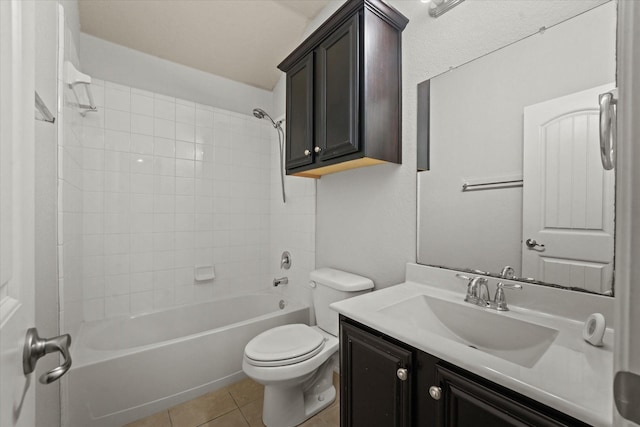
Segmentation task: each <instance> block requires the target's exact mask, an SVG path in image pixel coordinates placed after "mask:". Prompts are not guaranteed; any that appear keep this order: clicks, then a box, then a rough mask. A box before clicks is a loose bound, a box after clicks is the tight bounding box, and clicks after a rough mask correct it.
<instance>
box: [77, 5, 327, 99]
mask: <svg viewBox="0 0 640 427" xmlns="http://www.w3.org/2000/svg"><path fill="white" fill-rule="evenodd" d="M330 1H331V0H79V8H80V27H81V30H82V32H84V33H87V34H91V35H92V36H95V37H98V38H101V39H104V40H107V41H110V42H113V43H116V44H119V45H122V46H126V47H128V48H131V49H135V50H138V51H141V52H144V53H147V54H150V55H153V56H157V57H160V58H164V59H167V60H169V61H173V62H176V63H178V64H182V65H186V66H188V67H192V68H196V69H198V70H202V71H206V72H208V73H212V74H216V75H219V76H222V77H226V78H229V79H232V80H235V81H238V82H242V83H246V84H249V85H252V86H255V87H259V88H262V89H266V90H272V89H273V87H274V86H275V85H276V83H277V82H278V80H279V78H280V75H281V73H280V72H279V71H278V70H277V68H276V67H277V65H278V64H279V63H280V61H282V60H283V59H284V58H285V57H286V56H287V55H288V54H289V53H290V52H291V51H292V50H293V49H295V47H296V46H297V45H298V44H299V43H300V42H301V39H302V37H303V35H304V31H305V29H306V27H307V25H308V24H309V22H310V21H311V20H312V19H313V18H314V17H315V16H316V15H317V14H318V13H319V12H320V11H321V10H322V9H323V8H324V7H325V6H326V5H327V4H329V3H330Z"/></svg>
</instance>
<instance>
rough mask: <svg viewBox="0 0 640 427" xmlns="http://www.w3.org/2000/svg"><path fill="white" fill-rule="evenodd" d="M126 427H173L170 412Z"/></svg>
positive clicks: (160, 413) (159, 413) (152, 416)
mask: <svg viewBox="0 0 640 427" xmlns="http://www.w3.org/2000/svg"><path fill="white" fill-rule="evenodd" d="M124 427H171V420H170V419H169V411H163V412H158V413H157V414H153V415H151V416H149V417H147V418H143V419H141V420H138V421H134V422H132V423H130V424H127V425H126V426H124Z"/></svg>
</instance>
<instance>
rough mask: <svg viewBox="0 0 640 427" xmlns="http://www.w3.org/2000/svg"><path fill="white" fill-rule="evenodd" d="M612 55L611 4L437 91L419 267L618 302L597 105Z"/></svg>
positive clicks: (609, 176)
mask: <svg viewBox="0 0 640 427" xmlns="http://www.w3.org/2000/svg"><path fill="white" fill-rule="evenodd" d="M615 47H616V4H615V2H609V3H605V4H603V5H600V6H598V7H596V8H594V9H591V10H589V11H586V12H584V13H582V14H580V15H578V16H575V17H573V18H571V19H569V20H566V21H564V22H562V23H560V24H557V25H555V26H553V27H551V28H547V29H541V30H540V32H539V33H537V34H534V35H531V36H530V37H527V38H525V39H523V40H520V41H519V42H516V43H513V44H511V45H509V46H506V47H503V48H502V49H500V50H497V51H495V52H493V53H491V54H489V55H485V56H483V57H481V58H478V59H475V60H473V61H471V62H469V63H467V64H465V65H463V66H460V67H457V68H455V69H452V70H450V71H448V72H446V73H444V74H441V75H439V76H436V77H434V78H432V79H430V80H429V82H428V87H429V91H428V97H429V108H428V114H429V117H427V118H425V117H422V118H421V117H418V120H419V122H421V121H422V122H428V124H429V125H428V141H429V170H426V171H423V172H419V173H418V222H419V224H418V262H419V263H421V264H428V265H435V266H442V267H449V268H454V269H460V270H480V271H484V272H489V273H492V274H496V275H499V274H500V273H501V272H502V270H503V268H504V267H505V266H510V267H512V268H513V269H514V270H515V275H516V276H517V277H519V278H521V279H522V280H527V281H537V282H543V283H548V284H553V285H558V286H563V287H567V288H575V289H582V290H587V291H591V292H597V293H602V294H608V295H611V294H612V293H613V258H614V253H613V250H614V241H613V237H614V201H615V197H614V192H615V172H614V171H605V170H604V169H603V167H602V165H601V163H600V151H599V139H598V132H599V128H598V120H599V119H598V114H599V111H598V95H599V94H601V93H605V92H607V91H609V90H612V89H613V88H614V87H615V60H616V58H615ZM419 93H420V91H419ZM420 96H422V95H420ZM419 102H424V99H423V100H421V101H419ZM423 111H424V110H423ZM419 126H420V125H419Z"/></svg>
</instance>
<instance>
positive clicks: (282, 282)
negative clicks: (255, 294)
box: [273, 277, 289, 286]
mask: <svg viewBox="0 0 640 427" xmlns="http://www.w3.org/2000/svg"><path fill="white" fill-rule="evenodd" d="M288 283H289V278H288V277H281V278H279V279H273V286H278V285H286V284H288Z"/></svg>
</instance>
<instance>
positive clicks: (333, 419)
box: [317, 405, 340, 427]
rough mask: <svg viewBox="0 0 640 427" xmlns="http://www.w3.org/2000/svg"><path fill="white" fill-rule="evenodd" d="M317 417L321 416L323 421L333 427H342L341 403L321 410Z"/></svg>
mask: <svg viewBox="0 0 640 427" xmlns="http://www.w3.org/2000/svg"><path fill="white" fill-rule="evenodd" d="M317 417H319V418H321V419H322V421H324V422H325V423H327V425H329V426H331V427H340V405H332V406H329V407H328V408H327V409H325V410H324V411H322V412H320V413H319V414H318V415H317Z"/></svg>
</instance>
